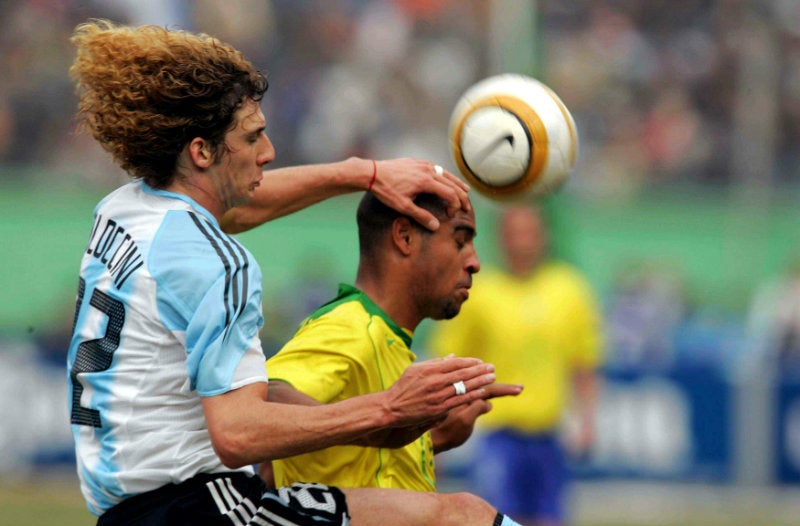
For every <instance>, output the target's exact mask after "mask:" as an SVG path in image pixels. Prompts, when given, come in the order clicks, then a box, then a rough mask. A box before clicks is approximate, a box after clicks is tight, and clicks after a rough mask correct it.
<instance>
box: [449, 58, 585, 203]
mask: <svg viewBox="0 0 800 526" xmlns="http://www.w3.org/2000/svg"><path fill="white" fill-rule="evenodd" d="M449 135H450V145H451V153H452V155H453V160H454V161H455V163H456V166H458V170H459V172H461V175H462V176H463V177H464V179H466V181H467V182H468V183H469V184H470V186H472V187H473V188H475V189H476V190H477V191H478V192H480V193H481V194H483V195H485V196H487V197H489V198H492V199H497V200H522V199H525V198H533V199H535V198H539V197H543V196H545V195H547V194H549V193H550V192H552V191H553V190H555V189H557V188H559V187H560V186H561V185H562V184H563V183H564V181H565V180H566V179H567V177H568V176H569V174H570V172H571V171H572V168H573V167H574V166H575V160H576V158H577V156H578V131H577V129H576V127H575V121H574V119H573V118H572V114H571V113H570V111H569V109H567V106H566V105H565V104H564V103H563V102H562V101H561V99H560V98H559V97H558V95H556V94H555V92H554V91H553V90H552V89H550V88H549V87H547V86H546V85H545V84H544V83H542V82H540V81H538V80H536V79H534V78H531V77H527V76H524V75H517V74H510V73H507V74H502V75H496V76H493V77H488V78H485V79H483V80H481V81H479V82H477V83H475V84H473V85H472V86H471V87H470V88H468V89H467V90H466V91H465V92H464V94H463V95H462V96H461V98H460V99H459V100H458V102H457V103H456V105H455V107H454V108H453V112H452V115H451V117H450V130H449Z"/></svg>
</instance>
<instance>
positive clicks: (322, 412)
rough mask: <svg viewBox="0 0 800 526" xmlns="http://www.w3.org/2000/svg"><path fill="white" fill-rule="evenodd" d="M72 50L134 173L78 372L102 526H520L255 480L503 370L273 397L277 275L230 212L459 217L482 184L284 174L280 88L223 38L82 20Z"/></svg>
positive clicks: (89, 266) (91, 277)
mask: <svg viewBox="0 0 800 526" xmlns="http://www.w3.org/2000/svg"><path fill="white" fill-rule="evenodd" d="M72 43H73V44H74V45H75V46H76V48H77V51H78V54H77V58H76V60H75V62H74V64H73V66H72V68H71V70H70V71H71V74H72V75H73V77H74V78H75V79H76V81H77V85H78V90H79V109H80V117H81V122H82V126H84V127H85V128H86V129H88V130H89V131H90V132H91V133H92V134H93V136H94V137H95V138H96V139H97V140H98V141H99V142H100V143H101V144H102V145H103V147H104V148H105V149H106V150H108V151H109V152H110V153H111V154H112V155H113V157H114V159H115V160H116V161H117V162H119V163H120V165H121V166H122V167H123V168H124V169H126V170H127V171H128V172H129V173H130V175H131V176H132V177H133V179H134V181H133V182H131V183H129V184H127V185H125V186H123V187H122V188H120V189H118V190H116V191H114V192H112V193H111V194H110V195H109V196H107V197H106V198H105V199H103V200H102V201H101V202H100V203H99V204H98V206H97V208H96V209H95V215H94V217H95V219H94V223H93V227H92V232H91V234H90V238H89V242H88V244H87V246H86V249H85V250H84V254H83V259H82V261H81V270H80V279H79V288H78V298H77V307H76V312H75V321H74V331H73V337H72V340H71V343H70V348H69V354H68V360H67V366H68V371H69V389H70V401H71V403H70V412H71V422H72V430H73V436H74V439H75V445H76V456H77V462H78V475H79V477H80V480H81V489H82V491H83V493H84V496H85V497H86V501H87V504H88V506H89V508H90V510H91V511H92V512H94V513H95V514H97V515H99V520H98V524H103V525H107V524H137V525H162V524H170V525H172V524H175V525H178V524H181V525H183V524H187V525H188V524H204V525H206V524H208V525H213V524H236V525H240V524H280V525H283V526H286V525H292V524H297V525H311V524H314V525H324V524H348V523H349V521H350V516H352V523H353V524H354V525H356V526H358V525H362V526H369V525H371V524H382V525H392V524H398V525H401V524H466V525H472V524H475V525H477V526H489V524H490V523H492V521H494V523H495V524H501V523H504V524H513V522H511V521H510V519H508V518H507V517H505V516H503V515H501V514H499V513H497V511H496V510H495V509H494V508H492V507H491V506H490V505H489V504H487V503H486V502H485V501H482V500H481V499H478V498H477V497H474V496H472V495H468V494H456V495H449V496H435V498H433V497H431V496H429V495H427V494H421V493H414V492H406V491H388V490H374V489H348V490H344V491H342V490H339V489H337V488H333V487H327V486H324V485H321V484H313V483H310V484H300V485H294V486H292V487H289V488H280V489H278V490H274V491H266V490H265V487H264V484H263V482H262V481H261V480H260V479H259V478H258V477H256V476H254V473H253V469H252V467H251V465H252V464H254V463H257V462H262V461H265V460H271V459H274V458H280V457H283V456H287V455H293V454H298V453H303V452H306V451H310V450H314V449H318V448H322V447H327V446H331V445H334V444H340V443H352V442H357V443H382V441H384V440H389V439H392V440H394V439H396V437H397V436H400V437H405V436H414V435H415V434H416V435H418V434H419V433H420V432H421V430H423V429H425V428H426V427H427V426H430V425H431V422H434V421H436V420H438V419H441V418H443V416H444V415H446V414H447V412H448V411H449V410H450V409H452V408H454V407H458V406H460V405H462V404H466V403H470V402H471V401H473V400H475V399H478V398H480V397H482V396H483V395H484V386H486V385H488V384H490V383H491V382H493V381H494V374H493V367H492V366H491V365H489V364H485V363H483V362H481V361H480V360H475V359H469V358H468V359H455V358H449V359H438V360H431V361H428V362H425V363H421V364H417V365H415V366H414V367H412V368H410V369H409V370H408V371H407V372H406V374H404V375H403V377H402V378H400V379H399V380H398V381H397V382H396V383H394V384H393V385H392V386H390V387H389V388H388V389H387V390H386V391H383V392H381V393H376V394H374V395H370V396H364V397H360V398H357V399H351V400H347V401H344V402H341V403H338V404H331V405H327V406H317V407H308V406H302V405H288V404H281V403H274V402H271V401H269V399H268V395H269V391H268V384H267V378H266V374H265V370H264V356H263V352H262V350H261V345H260V341H259V338H258V332H259V328H260V327H261V325H262V323H263V318H262V315H261V305H260V304H261V272H260V269H259V265H258V263H257V262H256V261H255V260H254V259H253V258H252V255H251V254H250V253H249V252H248V251H247V250H246V249H245V248H244V247H243V246H241V245H240V244H239V243H238V242H237V241H236V240H235V239H233V238H231V237H230V236H229V235H228V234H226V233H224V232H223V230H222V228H221V227H220V224H221V223H222V222H223V220H224V217H225V214H226V213H228V212H230V211H231V210H232V209H234V208H235V207H237V206H239V205H243V204H246V203H248V202H252V203H254V205H255V208H254V209H255V210H256V214H255V215H253V214H252V213H251V212H247V211H246V210H245V211H244V212H243V214H244V215H236V216H233V217H232V218H230V219H229V221H225V224H227V225H229V226H231V228H237V227H240V228H246V227H247V226H248V223H247V222H248V221H249V220H252V219H253V218H255V219H256V221H262V220H265V219H269V218H271V217H277V216H279V215H281V214H285V213H289V212H291V211H293V210H297V209H299V208H302V207H304V206H308V205H309V204H312V203H314V202H316V201H319V200H322V199H325V198H327V197H330V196H332V195H336V194H338V193H342V192H344V191H354V190H356V189H358V188H362V189H363V188H366V187H370V186H374V190H375V191H376V192H378V193H379V195H382V196H383V197H384V198H386V199H387V200H388V201H390V202H391V203H394V204H395V205H397V206H409V203H410V200H411V198H412V197H413V196H414V195H415V194H416V193H417V192H419V191H422V190H426V191H432V192H437V193H440V194H442V195H443V197H445V198H446V199H448V200H449V201H451V202H453V204H454V205H455V203H456V202H459V201H463V200H464V199H465V195H464V189H463V188H461V187H458V186H456V185H455V183H453V181H452V180H450V181H449V182H447V180H446V181H444V182H442V180H441V178H438V180H434V171H433V166H432V165H431V164H430V163H426V162H423V161H412V160H395V161H384V162H381V163H378V164H376V163H374V162H370V161H365V160H362V159H355V158H354V159H350V160H347V161H344V162H342V163H335V164H331V165H325V166H318V167H301V168H296V169H292V170H285V171H281V170H276V171H275V172H271V173H269V174H267V175H266V176H265V174H264V173H262V168H263V166H264V165H265V164H267V163H269V162H270V161H271V160H272V159H273V158H274V155H275V153H274V150H273V147H272V144H271V142H270V141H269V139H268V137H267V136H266V134H265V133H264V130H265V127H266V121H265V118H264V115H263V113H262V111H261V108H260V105H259V101H260V99H261V97H262V95H263V94H264V92H265V91H266V88H267V83H266V80H265V79H264V77H263V76H262V75H261V74H259V73H258V72H257V71H255V70H254V69H253V67H252V65H251V64H250V63H249V62H248V61H247V60H246V59H244V57H243V56H242V55H241V53H239V52H238V51H236V50H235V49H233V48H231V47H230V46H228V45H226V44H224V43H222V42H220V41H218V40H216V39H213V38H211V37H209V36H207V35H193V34H190V33H187V32H183V31H176V30H167V29H164V28H159V27H154V26H145V27H141V28H130V27H124V26H116V25H114V24H112V23H110V22H106V21H91V22H88V23H86V24H81V25H80V26H78V27H77V28H76V31H75V33H74V34H73V37H72ZM289 176H294V177H292V178H291V179H288V178H289ZM376 180H380V181H382V182H381V184H380V185H379V184H374V183H375V181H376ZM385 185H388V186H390V187H393V188H403V189H404V190H403V191H400V192H399V193H398V192H395V193H392V192H389V191H386V192H384V190H382V188H384V187H385ZM384 189H385V188H384ZM459 204H460V203H459ZM415 212H416V213H419V212H420V210H416V209H415ZM424 212H426V211H424ZM426 214H427V212H426ZM424 217H425V216H424V215H423V220H425V219H424ZM427 219H430V217H428V218H427ZM458 382H463V383H464V387H465V389H464V391H465V392H464V393H463V394H459V392H458V390H456V391H457V392H454V389H453V386H454V384H455V383H458ZM387 429H388V431H387ZM387 435H388V436H387Z"/></svg>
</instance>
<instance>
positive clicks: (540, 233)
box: [429, 207, 601, 525]
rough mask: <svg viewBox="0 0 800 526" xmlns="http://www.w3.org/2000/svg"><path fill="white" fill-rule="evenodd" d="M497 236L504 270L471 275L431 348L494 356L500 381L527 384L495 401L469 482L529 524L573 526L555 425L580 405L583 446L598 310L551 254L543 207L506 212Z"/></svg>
mask: <svg viewBox="0 0 800 526" xmlns="http://www.w3.org/2000/svg"><path fill="white" fill-rule="evenodd" d="M499 239H500V243H501V248H502V251H503V254H504V256H505V258H506V264H507V268H506V269H505V270H500V269H496V270H494V271H491V270H490V271H486V272H485V274H482V275H481V276H479V277H478V278H476V280H475V286H474V288H473V291H472V294H471V298H470V301H469V302H467V303H465V305H464V307H463V309H462V312H461V314H460V316H458V317H457V318H455V319H453V320H451V321H448V322H443V323H442V324H439V325H438V326H437V327H435V328H434V330H433V332H432V334H431V338H430V341H429V345H430V347H431V349H432V350H433V351H434V352H435V353H436V354H439V355H447V354H449V353H454V354H456V355H461V356H478V357H482V358H483V359H489V360H492V361H493V363H495V365H496V367H497V375H498V379H500V380H501V381H504V382H509V383H518V384H524V385H525V386H526V387H525V391H524V392H523V393H522V394H520V395H519V396H518V397H517V398H515V399H513V400H510V399H509V400H502V399H500V400H497V401H496V402H495V403H494V409H493V410H492V412H491V413H489V414H487V415H486V416H484V417H483V418H482V419H481V422H480V425H481V426H482V428H483V429H484V430H485V436H484V437H483V439H482V440H481V441H480V443H479V446H478V448H477V451H476V455H475V463H474V469H473V473H472V484H473V485H474V489H475V491H476V492H477V493H478V494H480V495H483V496H484V497H485V498H487V499H490V500H492V502H501V503H502V505H503V506H504V507H505V508H508V509H509V510H514V511H513V513H514V514H515V515H516V517H517V518H518V519H520V520H521V521H522V523H524V524H528V525H545V524H546V525H560V524H565V523H566V522H567V517H566V514H565V509H564V496H565V495H564V494H565V490H566V487H567V470H566V459H565V454H564V452H563V451H562V445H561V444H560V437H559V431H560V428H561V426H562V424H563V423H564V419H565V416H566V415H567V411H568V409H570V408H574V410H575V416H576V417H577V422H578V424H579V425H578V429H577V433H576V435H575V436H574V437H573V438H574V442H573V443H572V444H571V446H572V447H573V448H574V450H575V451H576V452H584V451H587V450H588V448H589V447H590V444H591V441H592V439H593V432H594V425H593V415H594V409H595V398H596V391H597V381H596V376H595V369H596V367H597V366H598V364H599V363H600V348H601V330H600V315H599V312H598V308H597V305H596V304H595V299H594V295H593V292H592V290H591V288H590V286H589V284H588V283H587V282H586V280H585V279H584V278H583V276H581V274H580V273H579V272H578V271H577V270H576V269H574V268H572V267H571V266H569V265H567V264H566V263H563V262H559V261H554V260H552V259H549V258H548V253H547V247H548V233H547V227H546V225H545V221H544V217H543V215H542V212H541V211H540V210H539V209H537V208H524V207H511V208H507V209H506V210H504V211H503V213H502V216H501V218H500V224H499Z"/></svg>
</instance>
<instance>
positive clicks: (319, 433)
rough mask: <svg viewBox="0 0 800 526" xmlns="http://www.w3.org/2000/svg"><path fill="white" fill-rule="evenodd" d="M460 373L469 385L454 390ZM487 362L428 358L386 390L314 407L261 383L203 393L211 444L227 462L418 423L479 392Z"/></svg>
mask: <svg viewBox="0 0 800 526" xmlns="http://www.w3.org/2000/svg"><path fill="white" fill-rule="evenodd" d="M459 380H462V381H464V383H465V384H466V385H467V388H468V391H467V393H466V394H463V395H457V396H456V395H454V392H453V385H452V384H453V383H454V382H456V381H459ZM494 380H495V375H494V367H493V366H492V365H490V364H485V363H483V362H481V361H480V360H476V359H473V358H458V359H453V358H450V359H447V360H444V359H435V360H428V361H426V362H420V363H417V364H414V365H412V366H411V367H409V368H408V369H407V370H406V371H405V372H404V373H403V375H402V376H401V377H400V379H399V380H398V381H397V382H395V384H393V385H392V386H391V387H390V388H389V389H387V390H386V391H383V392H380V393H372V394H368V395H363V396H358V397H355V398H350V399H348V400H343V401H341V402H336V403H334V404H325V405H317V406H306V405H291V404H282V403H275V402H269V401H268V384H266V383H257V384H251V385H248V386H245V387H242V388H239V389H236V390H233V391H229V392H227V393H225V394H222V395H217V396H211V397H206V398H203V410H204V413H205V416H206V421H207V423H208V428H209V433H210V435H211V441H212V443H213V445H214V450H215V451H216V453H217V455H219V457H220V459H221V460H222V462H223V463H224V464H225V465H226V466H227V467H230V468H238V467H241V466H246V465H250V464H257V463H260V462H265V461H267V460H272V459H276V458H283V457H287V456H292V455H298V454H301V453H306V452H309V451H314V450H318V449H323V448H326V447H330V446H333V445H338V444H348V443H353V442H354V441H356V440H358V439H359V438H361V437H363V436H364V435H366V434H368V433H370V432H372V431H375V430H379V429H383V428H387V427H388V428H398V427H399V428H402V427H410V426H418V425H424V424H425V423H427V422H430V421H431V420H435V419H438V418H443V417H444V415H446V414H447V412H448V411H450V410H451V409H453V408H454V407H457V406H459V405H462V404H466V403H470V402H472V401H473V400H477V399H479V398H483V397H484V396H486V390H485V387H486V386H487V385H489V384H491V383H492V382H494Z"/></svg>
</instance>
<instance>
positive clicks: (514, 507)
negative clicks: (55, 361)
mask: <svg viewBox="0 0 800 526" xmlns="http://www.w3.org/2000/svg"><path fill="white" fill-rule="evenodd" d="M470 479H471V483H472V486H473V487H472V489H473V491H474V492H475V493H477V494H478V495H480V496H481V497H483V498H484V499H486V500H487V501H489V503H491V504H492V505H493V506H495V507H496V508H497V509H498V510H499V511H500V512H501V513H505V514H507V515H509V516H511V517H519V518H526V519H536V520H549V521H553V522H560V523H564V522H565V514H564V491H565V489H566V485H567V466H566V461H565V458H564V453H563V451H562V449H561V445H560V444H559V442H558V438H557V437H556V436H555V435H550V434H547V435H524V434H521V433H518V432H515V431H510V430H498V431H492V432H489V433H487V434H486V435H484V436H483V437H482V440H481V441H480V442H479V444H478V447H477V451H476V455H475V460H474V462H473V465H472V469H471V470H470Z"/></svg>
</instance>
